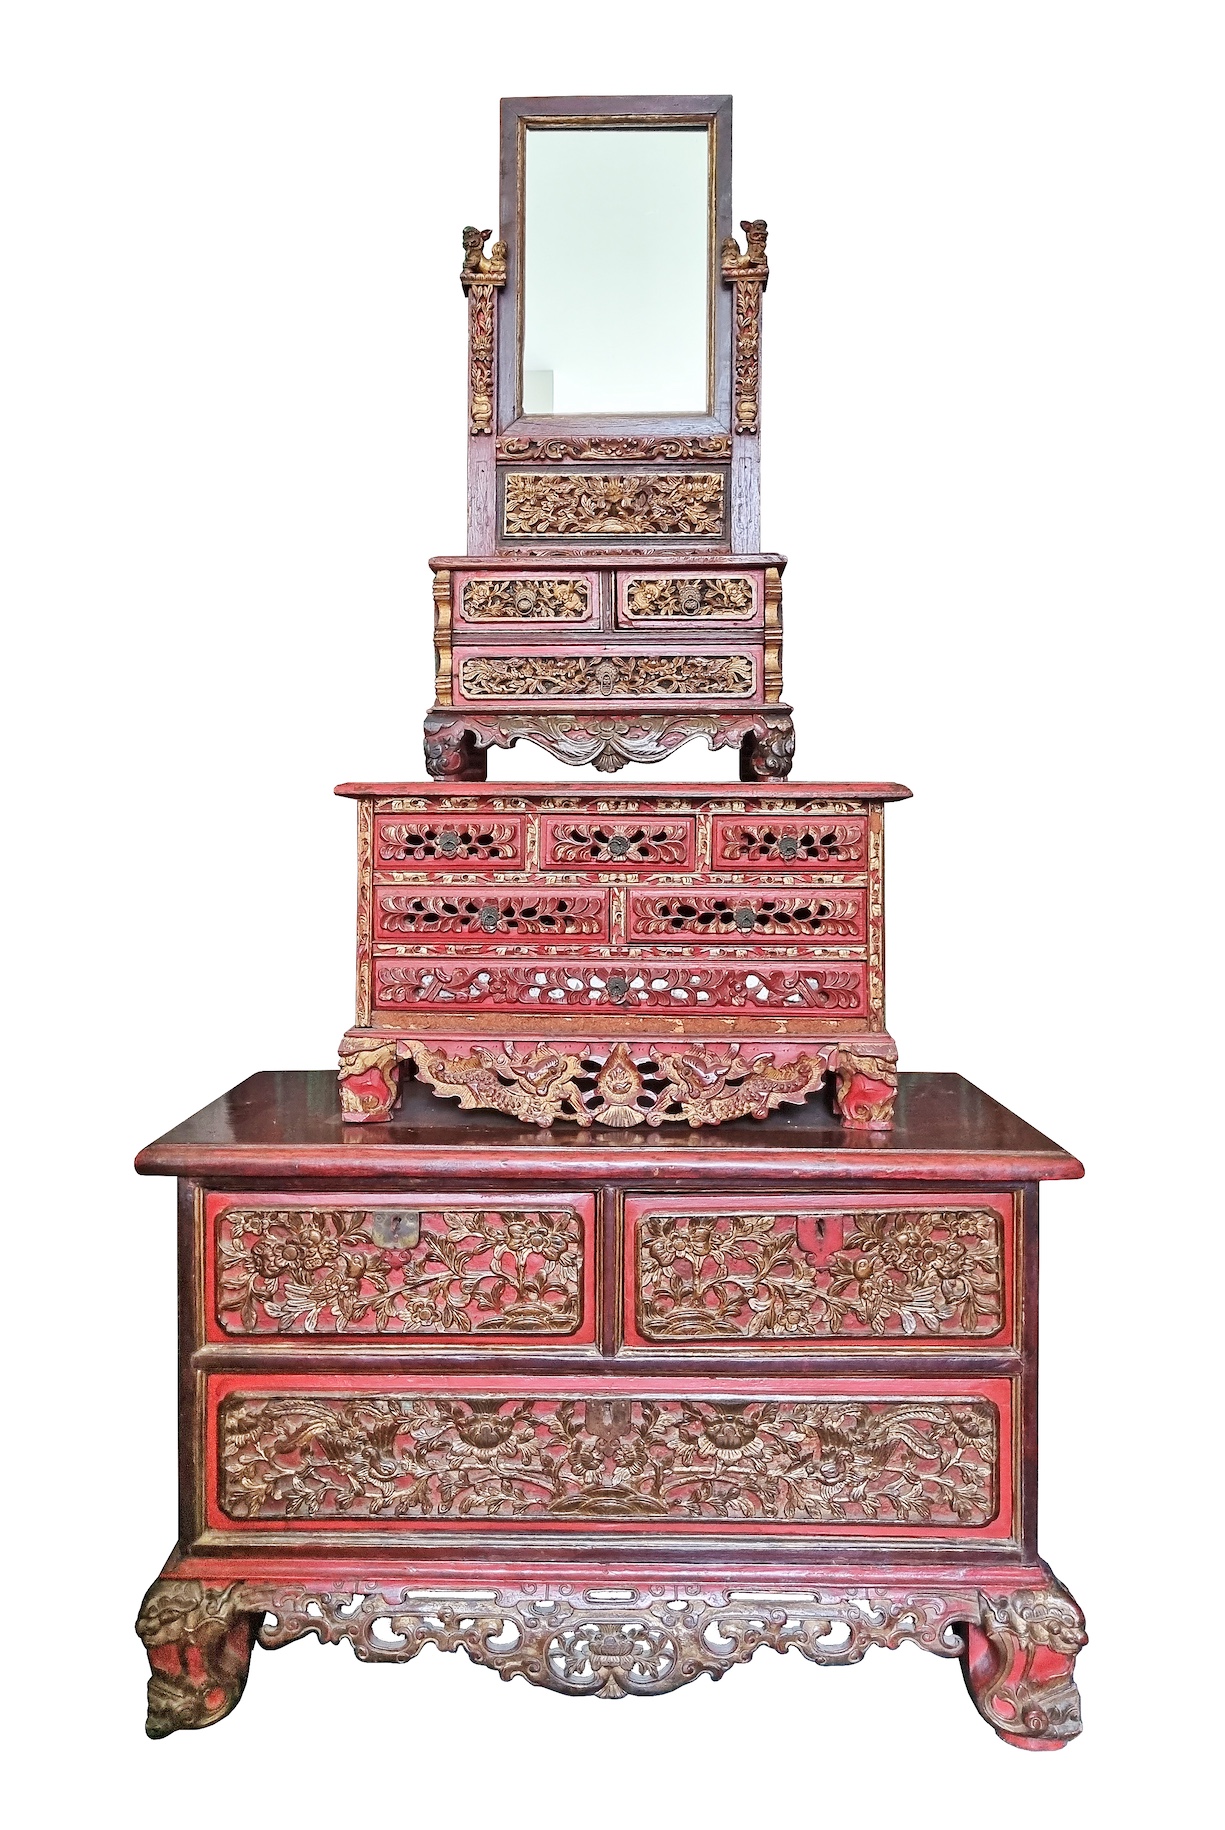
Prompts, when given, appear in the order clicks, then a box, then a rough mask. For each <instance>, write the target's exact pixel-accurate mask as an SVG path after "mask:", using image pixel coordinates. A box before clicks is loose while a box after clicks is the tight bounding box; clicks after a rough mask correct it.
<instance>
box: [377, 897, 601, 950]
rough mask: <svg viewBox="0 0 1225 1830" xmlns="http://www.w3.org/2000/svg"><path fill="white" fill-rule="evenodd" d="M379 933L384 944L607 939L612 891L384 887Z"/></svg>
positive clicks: (380, 904) (378, 907) (379, 899)
mask: <svg viewBox="0 0 1225 1830" xmlns="http://www.w3.org/2000/svg"><path fill="white" fill-rule="evenodd" d="M375 905H376V906H375V933H376V934H377V935H378V937H379V938H380V939H381V940H382V939H390V940H399V939H405V940H422V939H428V938H429V936H430V935H432V934H445V935H447V936H448V937H449V938H451V939H454V940H466V939H472V940H477V941H483V940H486V939H488V938H489V937H491V936H494V935H502V936H507V937H509V938H512V939H518V938H520V937H522V936H524V935H540V936H542V937H543V938H544V939H546V940H557V939H564V938H566V937H567V936H570V935H574V936H578V935H582V936H584V937H587V938H592V939H597V938H601V939H606V938H607V935H608V892H607V891H602V892H601V891H598V890H597V891H592V892H591V893H589V894H586V895H585V894H583V892H582V891H578V890H576V891H572V892H571V893H570V894H568V895H566V894H562V893H559V892H552V891H542V890H522V891H508V890H498V891H496V892H495V891H490V892H489V893H487V894H483V893H482V892H481V891H480V890H471V891H465V890H462V889H453V890H447V891H440V892H437V893H435V894H430V893H429V892H428V891H415V890H393V889H384V888H382V887H380V888H379V890H378V893H377V895H376V897H375Z"/></svg>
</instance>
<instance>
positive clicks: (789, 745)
mask: <svg viewBox="0 0 1225 1830" xmlns="http://www.w3.org/2000/svg"><path fill="white" fill-rule="evenodd" d="M794 760H795V725H794V724H793V723H792V721H791V714H790V713H789V712H779V713H774V714H769V715H767V716H766V717H765V718H763V719H762V720H761V721H760V723H758V724H755V725H754V726H753V728H752V730H750V731H748V732H746V733H745V736H744V737H743V738H742V739H741V743H740V779H741V781H742V782H781V781H786V779H787V777H788V776H789V775H790V774H791V765H792V763H793V762H794Z"/></svg>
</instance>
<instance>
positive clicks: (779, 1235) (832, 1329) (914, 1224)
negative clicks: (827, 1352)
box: [637, 1207, 1003, 1341]
mask: <svg viewBox="0 0 1225 1830" xmlns="http://www.w3.org/2000/svg"><path fill="white" fill-rule="evenodd" d="M833 1228H836V1229H837V1234H838V1237H839V1238H840V1240H841V1244H840V1247H839V1249H838V1250H836V1251H830V1250H829V1249H828V1247H827V1245H826V1240H825V1234H826V1232H827V1230H829V1229H833ZM801 1231H802V1232H803V1234H804V1235H805V1238H806V1239H807V1242H808V1243H807V1244H805V1243H802V1242H801V1237H800V1234H801ZM1002 1234H1003V1226H1002V1223H1001V1221H1000V1217H999V1215H998V1214H996V1213H994V1212H992V1211H991V1210H990V1209H987V1208H981V1209H980V1208H926V1207H924V1208H882V1209H879V1210H873V1211H871V1212H865V1211H862V1210H857V1211H856V1212H854V1213H851V1214H845V1215H844V1214H838V1213H832V1212H822V1213H817V1214H809V1215H805V1216H797V1215H794V1214H781V1215H780V1214H777V1213H751V1214H657V1215H647V1216H645V1217H644V1218H643V1219H642V1220H641V1221H640V1222H639V1223H638V1245H637V1260H638V1262H637V1280H638V1281H637V1294H638V1326H639V1330H640V1332H641V1333H642V1334H643V1335H644V1336H645V1337H646V1338H647V1339H648V1340H660V1341H669V1340H690V1341H696V1340H722V1339H726V1338H728V1337H735V1338H741V1339H748V1338H752V1337H755V1336H762V1337H765V1338H767V1339H769V1338H776V1337H787V1336H802V1337H804V1338H806V1339H810V1338H812V1337H815V1336H832V1335H839V1336H843V1337H845V1338H863V1337H868V1338H871V1337H872V1336H886V1335H889V1336H897V1335H902V1336H906V1335H913V1334H918V1333H921V1332H925V1333H928V1334H939V1335H946V1336H975V1335H984V1334H986V1335H989V1334H994V1333H996V1332H997V1331H998V1329H999V1326H1000V1318H1001V1313H1002V1308H1001V1305H1002V1292H1003V1238H1002Z"/></svg>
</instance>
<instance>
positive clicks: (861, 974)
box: [374, 956, 867, 1018]
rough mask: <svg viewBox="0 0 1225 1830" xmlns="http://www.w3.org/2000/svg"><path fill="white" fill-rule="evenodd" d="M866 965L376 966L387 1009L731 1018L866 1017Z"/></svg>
mask: <svg viewBox="0 0 1225 1830" xmlns="http://www.w3.org/2000/svg"><path fill="white" fill-rule="evenodd" d="M865 978H866V970H865V967H864V965H863V963H862V962H861V961H858V960H841V959H840V960H832V961H829V962H824V961H822V962H821V963H820V964H816V965H813V964H809V963H807V962H805V963H804V964H803V965H797V964H792V963H791V962H788V963H787V964H786V965H785V966H784V965H782V964H780V965H778V966H766V965H742V964H731V963H728V964H726V965H724V964H722V963H717V964H701V965H693V964H691V963H689V962H688V961H686V962H683V963H681V964H677V962H676V960H675V958H672V959H661V960H649V959H645V960H644V959H620V960H618V959H611V960H601V961H599V962H598V963H593V962H591V961H590V960H577V959H573V960H565V959H562V960H558V959H554V958H552V957H548V958H546V959H542V960H540V961H533V960H530V959H529V960H510V959H506V958H496V957H495V958H490V959H479V958H464V959H462V960H459V959H456V960H450V961H447V962H445V963H443V962H440V961H436V960H419V959H413V960H409V959H389V958H387V957H385V956H380V957H379V958H377V959H376V960H375V961H374V1002H375V1007H376V1008H377V1009H378V1010H405V1009H418V1010H421V1009H429V1010H445V1009H454V1008H456V1007H463V1008H473V1007H478V1006H479V1007H482V1008H484V1009H486V1010H523V1009H527V1010H536V1011H560V1010H577V1011H601V1010H605V1011H619V1012H621V1013H623V1014H626V1013H630V1012H634V1011H638V1012H641V1013H643V1014H644V1015H646V1014H655V1013H657V1012H661V1011H687V1012H694V1013H700V1012H708V1013H711V1014H716V1013H719V1012H727V1013H729V1014H732V1013H739V1012H745V1011H751V1012H767V1011H778V1012H780V1013H782V1014H786V1013H788V1012H790V1013H792V1014H798V1013H799V1012H801V1011H805V1010H808V1011H814V1010H815V1011H823V1012H825V1013H826V1014H827V1015H830V1016H839V1017H852V1018H853V1017H866V1015H867V996H866V985H865Z"/></svg>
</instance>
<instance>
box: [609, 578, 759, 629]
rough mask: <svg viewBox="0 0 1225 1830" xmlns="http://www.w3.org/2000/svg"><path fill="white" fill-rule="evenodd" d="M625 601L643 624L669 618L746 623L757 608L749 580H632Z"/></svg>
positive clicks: (634, 615) (632, 613)
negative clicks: (705, 618) (709, 619)
mask: <svg viewBox="0 0 1225 1830" xmlns="http://www.w3.org/2000/svg"><path fill="white" fill-rule="evenodd" d="M625 601H626V607H627V609H628V611H629V613H630V615H631V616H632V617H633V618H634V619H635V621H642V622H648V621H652V620H654V619H656V618H669V617H670V618H682V619H685V618H688V619H691V620H693V621H700V620H701V619H702V618H703V617H717V618H719V619H720V620H721V621H724V622H731V621H736V620H740V621H743V620H744V619H745V618H748V617H751V616H752V614H753V612H754V609H755V608H756V606H755V604H754V602H753V584H752V580H751V579H748V578H632V579H631V580H630V582H629V584H628V586H627V588H626V598H625Z"/></svg>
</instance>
